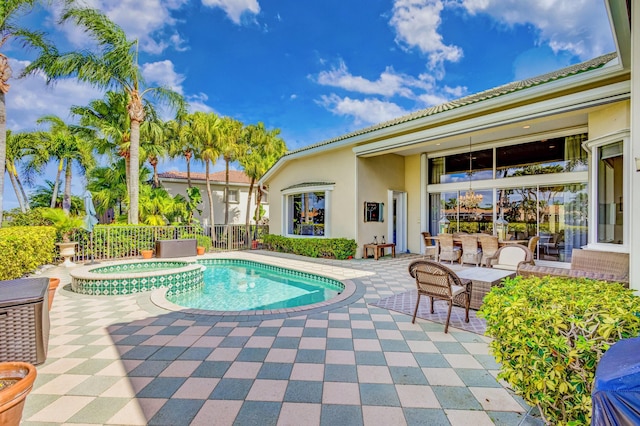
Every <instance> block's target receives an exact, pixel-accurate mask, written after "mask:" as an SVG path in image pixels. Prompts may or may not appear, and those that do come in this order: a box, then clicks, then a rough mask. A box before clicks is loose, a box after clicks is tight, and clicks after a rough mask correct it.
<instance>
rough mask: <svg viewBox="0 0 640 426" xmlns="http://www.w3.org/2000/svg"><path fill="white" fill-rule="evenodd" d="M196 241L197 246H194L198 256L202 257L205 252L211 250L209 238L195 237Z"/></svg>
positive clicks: (203, 236)
mask: <svg viewBox="0 0 640 426" xmlns="http://www.w3.org/2000/svg"><path fill="white" fill-rule="evenodd" d="M196 240H197V241H198V243H197V246H196V250H197V252H198V255H200V256H201V255H203V254H205V252H208V251H209V250H211V246H212V243H211V238H210V237H208V236H206V235H196Z"/></svg>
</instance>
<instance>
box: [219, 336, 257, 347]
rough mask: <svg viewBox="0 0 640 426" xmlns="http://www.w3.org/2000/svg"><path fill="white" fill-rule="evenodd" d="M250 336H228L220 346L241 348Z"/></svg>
mask: <svg viewBox="0 0 640 426" xmlns="http://www.w3.org/2000/svg"><path fill="white" fill-rule="evenodd" d="M249 337H250V336H227V337H225V338H224V340H223V341H222V342H220V344H219V345H218V347H220V348H241V347H243V346H244V345H245V343H247V341H248V340H249Z"/></svg>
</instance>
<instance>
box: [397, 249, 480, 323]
mask: <svg viewBox="0 0 640 426" xmlns="http://www.w3.org/2000/svg"><path fill="white" fill-rule="evenodd" d="M409 274H411V277H413V278H415V279H416V287H417V288H418V299H417V300H416V308H415V310H414V311H413V319H412V320H411V322H412V323H415V322H416V314H417V313H418V306H419V305H420V296H426V297H429V298H430V299H431V313H434V310H433V304H434V302H435V299H438V300H445V301H447V302H448V303H449V310H448V311H447V321H446V323H445V325H444V332H445V333H447V332H448V330H449V320H450V319H451V309H452V308H453V304H454V302H455V303H456V305H461V306H463V307H464V308H465V322H469V305H470V303H471V285H472V284H471V280H465V279H462V278H460V277H458V276H457V275H456V273H455V272H453V271H452V270H451V269H449V268H447V267H446V266H444V265H441V264H439V263H437V262H431V261H429V260H416V261H415V262H413V263H411V264H410V265H409Z"/></svg>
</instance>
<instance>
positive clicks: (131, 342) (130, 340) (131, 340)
mask: <svg viewBox="0 0 640 426" xmlns="http://www.w3.org/2000/svg"><path fill="white" fill-rule="evenodd" d="M148 338H149V336H147V335H143V334H139V335H135V336H127V337H125V338H124V339H122V340H118V345H127V346H136V345H139V344H141V343H142V342H144V341H145V340H147V339H148Z"/></svg>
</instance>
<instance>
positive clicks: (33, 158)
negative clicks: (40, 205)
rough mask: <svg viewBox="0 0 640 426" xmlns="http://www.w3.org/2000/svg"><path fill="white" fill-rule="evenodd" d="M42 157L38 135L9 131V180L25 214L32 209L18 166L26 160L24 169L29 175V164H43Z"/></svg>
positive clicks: (7, 153) (7, 148)
mask: <svg viewBox="0 0 640 426" xmlns="http://www.w3.org/2000/svg"><path fill="white" fill-rule="evenodd" d="M42 156H43V154H42V150H41V149H40V146H39V144H38V137H37V134H36V133H31V132H22V133H12V132H11V131H10V130H8V131H7V147H6V158H5V168H6V171H7V173H8V174H9V179H10V180H11V185H12V186H13V190H14V191H15V193H16V199H17V200H18V204H19V205H20V211H22V213H25V212H26V211H27V210H29V209H30V208H31V207H30V206H29V197H27V194H26V192H25V190H24V186H23V185H22V180H21V179H20V175H19V173H18V164H19V163H20V162H21V161H23V160H26V164H25V167H24V168H25V169H26V171H27V174H28V173H29V171H30V170H31V169H30V167H29V164H31V163H42V160H41V159H42Z"/></svg>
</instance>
